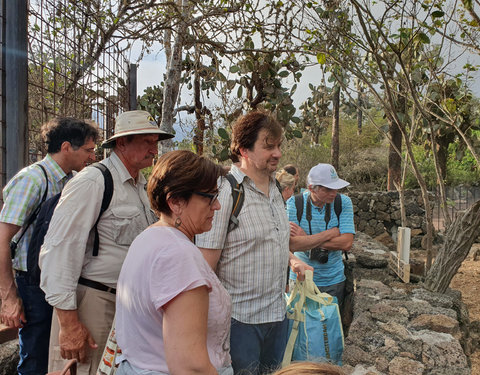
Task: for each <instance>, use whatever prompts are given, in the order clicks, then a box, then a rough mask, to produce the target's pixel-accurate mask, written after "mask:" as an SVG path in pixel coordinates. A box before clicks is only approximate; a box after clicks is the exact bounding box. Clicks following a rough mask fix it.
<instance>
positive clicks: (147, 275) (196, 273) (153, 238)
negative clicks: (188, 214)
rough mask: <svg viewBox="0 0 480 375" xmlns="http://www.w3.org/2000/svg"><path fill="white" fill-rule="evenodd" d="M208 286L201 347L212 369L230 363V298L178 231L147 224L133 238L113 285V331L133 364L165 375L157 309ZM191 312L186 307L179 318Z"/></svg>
mask: <svg viewBox="0 0 480 375" xmlns="http://www.w3.org/2000/svg"><path fill="white" fill-rule="evenodd" d="M202 285H206V286H207V287H208V290H209V308H208V332H207V349H208V354H209V356H210V361H211V362H212V364H213V366H214V367H215V368H221V367H225V366H228V365H230V362H231V360H230V353H229V351H230V317H231V300H230V296H229V295H228V293H227V291H226V290H225V288H224V287H223V286H222V284H221V283H220V281H219V280H218V278H217V276H216V275H215V273H214V272H213V271H212V269H211V268H210V266H209V265H208V263H207V262H206V261H205V259H204V258H203V256H202V254H201V252H200V250H199V249H198V248H197V247H196V246H195V245H194V244H193V243H191V242H190V241H189V240H188V238H187V237H186V236H185V235H184V234H183V233H182V232H180V231H179V230H177V229H175V228H171V227H150V228H148V229H146V230H145V231H144V232H142V233H141V234H140V235H139V236H138V237H137V238H136V239H135V241H133V243H132V245H131V246H130V249H129V251H128V254H127V257H126V258H125V262H124V264H123V267H122V270H121V272H120V277H119V279H118V285H117V307H116V309H117V311H116V324H115V329H116V335H117V341H118V345H119V347H120V348H121V349H122V353H123V356H124V357H125V358H126V359H127V360H128V361H129V362H130V363H132V364H133V365H134V366H137V367H139V368H142V369H146V370H154V371H161V372H166V373H168V367H167V362H166V358H165V350H164V343H163V329H162V321H163V309H162V307H163V306H164V305H165V304H166V303H167V302H169V301H171V300H172V299H173V298H175V297H176V296H178V295H179V294H180V293H182V292H185V291H188V290H192V289H195V288H197V287H199V286H202ZM189 314H195V311H186V312H185V319H188V316H189Z"/></svg>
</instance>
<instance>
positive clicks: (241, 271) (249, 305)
mask: <svg viewBox="0 0 480 375" xmlns="http://www.w3.org/2000/svg"><path fill="white" fill-rule="evenodd" d="M231 173H232V174H233V176H234V177H235V179H236V180H237V181H243V186H244V189H245V200H244V203H243V207H242V210H241V211H240V214H239V215H238V220H239V225H238V227H237V228H235V229H234V230H232V231H231V232H230V233H228V234H227V227H228V221H229V218H230V214H231V212H232V205H233V202H232V194H231V193H232V189H231V186H230V184H229V183H228V181H226V179H223V180H222V182H221V185H220V193H219V198H218V199H219V201H220V204H221V205H222V207H221V209H220V210H219V211H216V212H215V217H214V220H213V225H212V229H211V230H210V231H209V232H206V233H203V234H201V235H199V236H197V239H196V244H197V246H199V247H203V248H207V249H219V250H221V251H222V254H221V256H220V260H219V262H218V265H217V274H218V277H219V279H220V280H221V281H222V283H223V285H224V286H225V288H226V289H227V291H228V292H229V293H230V295H231V297H232V303H233V308H232V310H233V311H232V317H233V318H234V319H236V320H238V321H241V322H243V323H248V324H258V323H268V322H276V321H281V320H283V319H284V317H285V301H284V297H283V296H284V291H285V279H286V272H287V266H288V259H289V246H288V243H289V235H290V228H289V225H288V219H287V215H286V212H285V206H284V203H283V198H282V195H281V194H280V192H279V190H278V188H277V186H276V184H275V182H274V180H273V178H272V179H271V181H270V186H269V196H268V197H267V196H266V195H265V194H264V193H263V192H262V191H260V190H259V189H257V187H256V186H255V183H254V182H253V181H252V180H251V179H250V178H249V177H248V176H246V175H245V174H244V173H243V172H242V171H240V169H238V168H237V167H235V166H232V169H231Z"/></svg>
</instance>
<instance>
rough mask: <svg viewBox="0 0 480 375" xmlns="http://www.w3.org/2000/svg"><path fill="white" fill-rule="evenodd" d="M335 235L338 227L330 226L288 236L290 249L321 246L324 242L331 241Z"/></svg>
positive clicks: (301, 249)
mask: <svg viewBox="0 0 480 375" xmlns="http://www.w3.org/2000/svg"><path fill="white" fill-rule="evenodd" d="M337 236H338V228H332V229H329V230H326V231H323V232H320V233H315V234H311V235H306V236H290V251H292V252H295V251H305V250H310V249H311V248H314V247H318V246H323V244H324V243H326V242H327V241H331V240H332V239H333V238H335V237H337Z"/></svg>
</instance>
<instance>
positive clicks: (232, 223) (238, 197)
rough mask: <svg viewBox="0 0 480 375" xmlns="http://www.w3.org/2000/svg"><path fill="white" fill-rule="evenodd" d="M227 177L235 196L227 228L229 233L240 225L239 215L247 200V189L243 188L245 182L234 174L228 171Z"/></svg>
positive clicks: (233, 196)
mask: <svg viewBox="0 0 480 375" xmlns="http://www.w3.org/2000/svg"><path fill="white" fill-rule="evenodd" d="M225 178H226V179H227V181H228V182H229V184H230V186H231V188H232V198H233V206H232V213H231V214H230V219H229V221H228V229H227V233H229V232H231V231H232V230H234V229H235V228H236V227H238V215H239V214H240V211H241V209H242V206H243V201H244V200H245V189H244V188H243V184H242V183H241V182H238V181H237V180H236V179H235V177H234V176H233V174H231V173H227V175H226V176H225Z"/></svg>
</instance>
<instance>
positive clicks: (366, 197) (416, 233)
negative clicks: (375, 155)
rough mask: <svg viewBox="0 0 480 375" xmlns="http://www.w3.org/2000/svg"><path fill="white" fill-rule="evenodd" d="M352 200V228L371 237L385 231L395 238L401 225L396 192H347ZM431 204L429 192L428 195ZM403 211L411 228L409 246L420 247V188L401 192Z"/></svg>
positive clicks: (423, 227) (422, 226)
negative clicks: (353, 223) (353, 221)
mask: <svg viewBox="0 0 480 375" xmlns="http://www.w3.org/2000/svg"><path fill="white" fill-rule="evenodd" d="M347 195H348V196H349V197H350V199H351V200H352V204H353V212H354V220H355V228H356V230H357V231H358V232H363V233H365V234H368V235H369V236H372V237H377V236H382V235H385V234H388V235H389V236H390V237H392V239H393V241H396V235H397V228H398V227H399V226H401V224H402V222H401V214H400V202H399V199H398V192H396V191H395V192H393V191H389V192H348V194H347ZM431 203H432V204H433V196H432V197H431ZM405 212H406V215H407V220H408V227H409V228H410V229H411V230H412V247H420V242H421V239H422V237H423V235H424V234H425V233H426V231H427V228H426V223H425V220H424V218H425V209H424V205H423V200H422V195H421V192H420V190H408V191H406V192H405Z"/></svg>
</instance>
